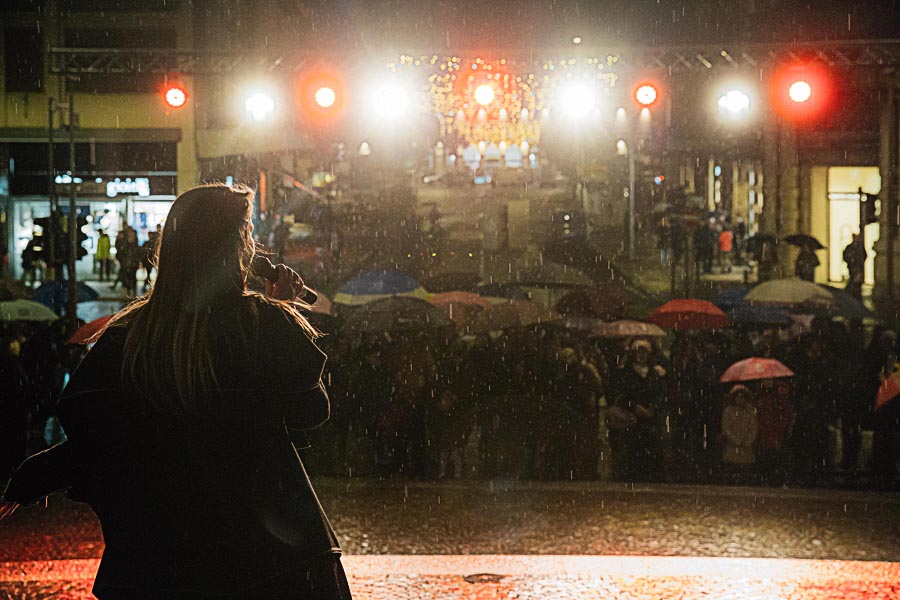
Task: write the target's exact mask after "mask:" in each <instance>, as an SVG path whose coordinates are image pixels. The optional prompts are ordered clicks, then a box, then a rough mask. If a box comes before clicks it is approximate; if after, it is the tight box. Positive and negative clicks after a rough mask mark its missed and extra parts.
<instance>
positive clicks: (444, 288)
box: [422, 272, 481, 293]
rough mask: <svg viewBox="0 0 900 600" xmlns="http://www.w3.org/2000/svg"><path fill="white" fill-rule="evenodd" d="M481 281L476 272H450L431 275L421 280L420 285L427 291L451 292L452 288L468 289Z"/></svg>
mask: <svg viewBox="0 0 900 600" xmlns="http://www.w3.org/2000/svg"><path fill="white" fill-rule="evenodd" d="M479 282H481V275H479V274H478V273H463V272H451V273H441V274H440V275H433V276H431V277H429V278H428V279H425V280H423V281H422V287H424V288H425V289H426V290H428V291H429V292H433V293H440V292H452V291H454V290H465V291H470V290H472V289H474V288H475V286H477V285H478V284H479Z"/></svg>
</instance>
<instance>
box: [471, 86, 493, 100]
mask: <svg viewBox="0 0 900 600" xmlns="http://www.w3.org/2000/svg"><path fill="white" fill-rule="evenodd" d="M493 101H494V88H492V87H491V86H489V85H488V84H486V83H483V84H481V85H479V86H478V87H477V88H475V102H477V103H478V104H480V105H482V106H487V105H488V104H490V103H491V102H493Z"/></svg>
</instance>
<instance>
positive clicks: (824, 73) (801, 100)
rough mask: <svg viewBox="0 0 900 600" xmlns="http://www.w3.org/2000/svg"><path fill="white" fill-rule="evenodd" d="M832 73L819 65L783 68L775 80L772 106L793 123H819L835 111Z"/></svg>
mask: <svg viewBox="0 0 900 600" xmlns="http://www.w3.org/2000/svg"><path fill="white" fill-rule="evenodd" d="M833 90H834V85H833V81H832V75H831V73H830V72H829V71H828V70H827V69H826V68H825V67H822V66H820V65H791V66H788V67H783V68H781V69H780V70H778V71H776V73H775V74H774V75H773V77H772V82H771V86H770V90H769V92H770V97H771V105H772V107H773V108H774V109H775V111H776V112H777V113H778V114H779V115H780V116H781V117H782V118H784V119H787V120H789V121H792V122H794V123H798V124H799V123H802V122H808V121H813V120H816V119H818V118H820V117H823V116H825V115H826V114H827V113H828V112H829V111H831V110H832V109H833V108H834V103H833V97H832V92H833Z"/></svg>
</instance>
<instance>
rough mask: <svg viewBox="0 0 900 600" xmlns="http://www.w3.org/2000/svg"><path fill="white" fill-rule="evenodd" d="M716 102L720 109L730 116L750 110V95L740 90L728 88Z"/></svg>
mask: <svg viewBox="0 0 900 600" xmlns="http://www.w3.org/2000/svg"><path fill="white" fill-rule="evenodd" d="M716 104H717V105H718V106H719V110H720V111H722V112H724V113H726V114H729V115H732V116H738V115H740V114H742V113H746V112H747V111H748V110H750V96H748V95H747V94H746V93H744V92H742V91H741V90H729V91H727V92H726V93H724V94H722V95H721V96H719V99H718V101H717V102H716Z"/></svg>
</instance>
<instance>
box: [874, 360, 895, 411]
mask: <svg viewBox="0 0 900 600" xmlns="http://www.w3.org/2000/svg"><path fill="white" fill-rule="evenodd" d="M897 369H898V366H897V365H894V372H893V373H891V374H890V375H889V376H888V377H886V378H885V380H884V381H882V382H881V385H880V386H879V388H878V394H876V396H875V410H878V409H880V408H882V407H884V406H885V405H886V404H887V403H888V402H890V401H891V400H893V399H894V398H896V397H897V396H900V372H898V371H897Z"/></svg>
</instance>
